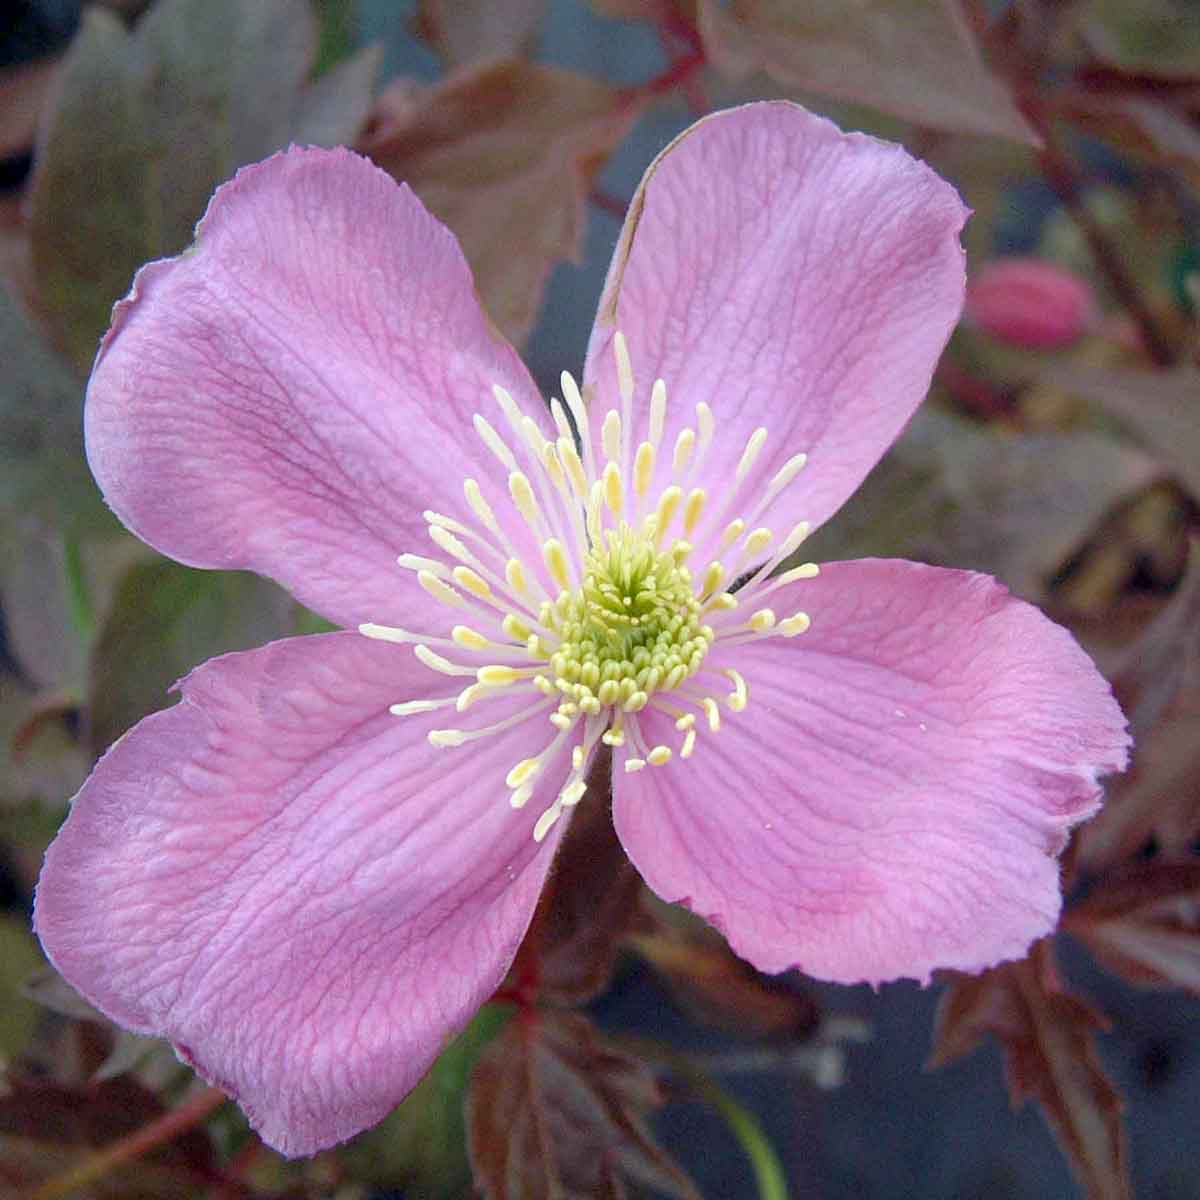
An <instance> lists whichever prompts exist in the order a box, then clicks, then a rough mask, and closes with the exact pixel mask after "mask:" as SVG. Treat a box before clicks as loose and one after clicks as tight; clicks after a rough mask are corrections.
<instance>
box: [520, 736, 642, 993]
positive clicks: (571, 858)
mask: <svg viewBox="0 0 1200 1200" xmlns="http://www.w3.org/2000/svg"><path fill="white" fill-rule="evenodd" d="M604 749H605V751H606V752H605V754H604V755H603V757H602V758H601V759H600V760H599V761H598V762H597V764H596V766H595V767H594V768H593V770H592V775H591V777H590V779H589V781H588V791H587V794H586V795H585V796H584V798H583V800H582V801H581V802H580V804H579V807H578V808H577V809H576V810H575V815H574V816H573V817H572V818H571V826H570V829H569V830H568V831H567V836H566V838H565V839H564V840H563V843H562V845H561V846H560V847H559V851H558V854H557V856H556V857H555V861H554V871H553V874H552V875H551V876H550V880H549V883H548V884H547V887H546V890H545V891H544V892H543V894H542V899H541V905H542V912H541V914H540V915H539V918H538V920H537V921H536V922H535V923H534V926H533V929H534V936H535V937H536V938H537V939H538V984H539V988H540V990H541V992H542V994H543V995H548V996H552V997H554V998H556V999H559V1000H570V1001H572V1002H574V1003H581V1002H582V1001H585V1000H589V999H591V997H592V996H595V995H596V994H598V993H599V992H600V991H602V990H603V988H604V986H605V985H606V984H607V983H608V980H609V977H610V976H611V974H612V969H613V964H614V962H615V961H616V957H617V952H618V950H619V949H620V946H621V943H622V940H623V939H624V937H625V935H626V934H627V933H628V932H629V930H630V929H631V928H632V926H633V923H634V920H635V918H636V916H637V914H638V910H639V904H640V900H641V896H642V892H643V890H644V889H643V884H642V879H641V876H640V875H639V874H638V873H637V871H636V870H635V869H634V867H633V864H632V863H631V862H630V861H629V859H628V857H627V856H626V854H625V851H624V849H623V848H622V846H621V843H620V842H619V841H618V840H617V834H616V830H614V829H613V823H612V815H611V812H610V808H609V803H610V796H611V794H612V792H611V789H612V776H611V770H612V755H611V752H608V750H607V747H605V748H604Z"/></svg>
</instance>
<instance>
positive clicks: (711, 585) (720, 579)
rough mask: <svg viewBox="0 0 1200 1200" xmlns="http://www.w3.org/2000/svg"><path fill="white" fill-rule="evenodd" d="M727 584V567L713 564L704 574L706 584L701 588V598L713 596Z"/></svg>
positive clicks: (717, 563)
mask: <svg viewBox="0 0 1200 1200" xmlns="http://www.w3.org/2000/svg"><path fill="white" fill-rule="evenodd" d="M724 582H725V566H724V564H723V563H719V562H711V563H709V564H708V569H707V570H706V571H705V572H704V583H703V586H702V587H701V588H700V595H701V596H711V595H712V594H713V593H714V592H715V591H717V590H718V589H719V588H720V586H721V584H723V583H724Z"/></svg>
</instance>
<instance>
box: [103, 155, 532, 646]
mask: <svg viewBox="0 0 1200 1200" xmlns="http://www.w3.org/2000/svg"><path fill="white" fill-rule="evenodd" d="M197 238H198V241H197V245H196V247H195V248H193V249H192V250H190V251H188V252H187V253H185V254H184V255H182V256H181V257H179V258H176V259H172V260H170V261H166V262H157V263H151V264H150V265H149V266H148V267H145V268H144V269H143V270H142V271H141V272H140V273H139V275H138V277H137V280H136V282H135V284H134V288H133V291H132V293H131V294H130V297H129V298H128V299H127V300H125V301H123V302H122V303H121V304H120V305H118V306H117V309H116V311H115V315H114V320H113V327H112V329H111V330H110V332H109V333H108V335H107V337H106V338H105V340H104V343H103V345H102V347H101V350H100V355H99V357H98V358H97V361H96V366H95V369H94V371H93V373H92V379H91V383H90V385H89V388H88V398H87V410H86V432H87V446H88V457H89V459H90V461H91V465H92V470H93V471H94V473H95V475H96V478H97V480H98V481H99V483H100V486H101V487H102V488H103V490H104V494H105V496H106V498H107V499H108V502H109V503H110V504H111V505H112V507H113V508H114V509H115V510H116V512H117V515H118V516H119V517H120V518H121V519H122V520H123V521H124V522H125V524H126V525H128V526H129V527H130V529H132V530H133V531H134V532H135V533H137V534H138V536H139V537H142V538H143V539H144V540H146V541H148V542H149V543H150V544H151V545H152V546H154V547H155V548H156V549H158V550H161V551H162V552H163V553H164V554H169V555H170V556H171V557H173V558H176V559H179V560H180V561H181V562H186V563H190V564H192V565H193V566H204V567H229V568H248V569H251V570H255V571H258V572H259V573H260V574H264V575H269V576H271V577H272V578H274V579H277V580H278V581H280V582H281V583H283V584H284V585H285V586H287V587H288V588H289V589H290V590H291V591H292V592H294V593H295V594H296V595H297V596H298V597H299V598H300V599H301V600H303V601H304V602H305V603H306V604H309V605H310V606H312V607H313V608H315V609H317V610H318V611H320V612H322V613H323V614H324V615H325V616H327V617H329V618H330V619H332V620H334V621H337V622H339V623H343V624H357V623H358V622H360V621H391V622H396V621H398V620H400V619H402V617H403V611H404V605H403V604H402V603H401V602H399V601H398V599H397V597H396V595H395V586H396V578H397V571H396V568H395V558H396V555H397V554H398V553H401V552H404V551H411V552H415V553H421V554H423V553H428V539H427V536H426V531H425V525H424V522H423V521H422V520H421V516H420V514H421V511H422V509H425V508H433V509H436V510H441V511H445V510H446V509H448V508H451V507H452V506H458V507H459V508H460V509H461V507H462V491H461V489H462V482H463V478H464V477H465V476H469V475H474V476H476V477H478V478H479V479H480V480H481V481H483V480H486V479H488V478H491V479H493V480H495V481H496V483H495V488H494V490H496V491H498V492H499V493H500V494H506V483H505V481H506V479H507V472H506V471H504V470H503V469H501V467H500V466H499V464H498V463H497V462H496V460H495V459H494V458H493V457H492V456H491V454H490V453H489V452H488V451H487V450H486V449H485V448H484V446H483V443H482V442H481V441H480V439H479V438H478V437H477V436H476V434H475V433H474V431H473V430H472V428H471V417H472V414H473V413H475V412H477V411H478V412H482V413H484V415H485V416H487V417H488V419H489V420H491V421H492V423H493V424H497V423H498V413H499V410H498V408H497V406H496V403H495V401H494V399H493V398H492V394H491V387H492V385H493V384H496V383H498V384H501V385H503V386H505V387H507V388H508V389H509V391H511V392H512V393H513V395H514V396H515V397H516V398H517V400H518V401H519V402H520V403H521V404H522V405H523V406H524V408H525V409H526V410H527V411H528V412H529V413H530V414H531V415H534V416H535V417H537V418H539V419H541V420H545V421H546V425H547V428H548V427H549V422H548V420H547V419H546V415H545V406H544V404H543V403H542V402H541V400H540V398H539V397H538V395H537V391H536V389H535V386H534V384H533V381H532V380H531V379H530V377H529V375H528V373H527V372H526V370H525V368H524V366H523V365H522V364H521V362H520V360H519V359H518V357H517V355H516V353H515V352H514V351H513V349H512V348H511V347H510V346H509V345H508V344H507V343H506V342H504V341H503V339H502V338H501V337H500V336H499V334H498V333H496V331H495V330H494V329H493V328H492V327H491V325H490V324H489V322H488V320H487V318H486V317H485V316H484V314H483V312H482V310H481V309H480V307H479V304H478V302H477V300H476V298H475V294H474V285H473V282H472V278H471V273H470V270H469V268H468V267H467V264H466V261H465V260H464V259H463V256H462V252H461V251H460V250H459V248H458V244H457V242H455V240H454V238H453V236H452V235H451V234H450V232H449V231H448V230H447V229H445V228H444V227H443V226H442V225H440V224H439V223H438V222H437V221H436V220H434V218H433V217H431V216H430V215H429V214H428V213H427V212H426V211H425V209H424V208H423V207H422V205H421V203H420V201H418V200H417V199H416V197H415V196H414V195H413V194H412V192H411V191H409V190H408V189H407V188H405V187H397V185H396V184H395V183H394V182H393V181H392V180H391V179H390V178H389V176H387V175H386V174H384V172H382V171H380V170H378V169H377V168H375V167H374V166H372V165H371V164H370V163H369V162H367V161H366V160H365V159H362V158H359V157H358V156H357V155H354V154H351V153H350V152H349V151H346V150H334V151H326V150H316V149H307V150H292V151H289V152H288V153H286V154H279V155H276V156H275V157H274V158H271V159H268V160H267V161H266V162H263V163H259V164H258V165H257V166H253V167H247V168H246V169H244V170H243V171H241V172H239V174H238V176H237V178H236V179H235V180H234V181H233V182H232V183H228V184H226V185H225V186H224V187H222V188H221V189H220V190H219V191H218V192H217V194H216V195H215V196H214V197H213V200H212V203H211V204H210V206H209V209H208V213H207V214H206V216H205V218H204V220H203V221H202V222H201V225H200V227H199V230H198V232H197Z"/></svg>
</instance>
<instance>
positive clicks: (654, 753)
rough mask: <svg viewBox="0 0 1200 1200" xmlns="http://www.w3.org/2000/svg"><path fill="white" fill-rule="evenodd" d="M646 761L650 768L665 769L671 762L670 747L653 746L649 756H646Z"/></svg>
mask: <svg viewBox="0 0 1200 1200" xmlns="http://www.w3.org/2000/svg"><path fill="white" fill-rule="evenodd" d="M646 761H647V762H648V763H649V764H650V765H651V766H652V767H665V766H666V765H667V763H669V762H670V761H671V747H670V746H655V747H654V749H653V750H651V751H650V753H649V754H647V755H646Z"/></svg>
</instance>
